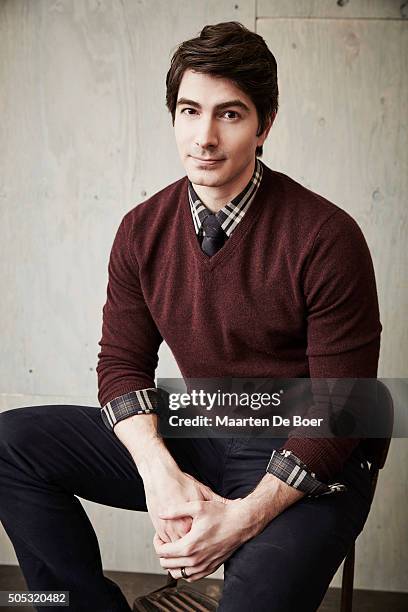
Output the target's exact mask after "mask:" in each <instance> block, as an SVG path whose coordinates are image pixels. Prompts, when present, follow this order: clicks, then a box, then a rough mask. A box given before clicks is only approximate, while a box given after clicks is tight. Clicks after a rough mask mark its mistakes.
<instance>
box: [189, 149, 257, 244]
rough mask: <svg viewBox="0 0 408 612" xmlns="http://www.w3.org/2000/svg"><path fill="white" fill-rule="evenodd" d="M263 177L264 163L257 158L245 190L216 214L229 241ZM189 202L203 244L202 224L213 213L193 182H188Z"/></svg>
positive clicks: (195, 226) (195, 227) (196, 230)
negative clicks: (204, 202) (203, 201)
mask: <svg viewBox="0 0 408 612" xmlns="http://www.w3.org/2000/svg"><path fill="white" fill-rule="evenodd" d="M262 175H263V167H262V162H261V161H260V160H259V159H258V158H256V163H255V168H254V172H253V174H252V177H251V179H250V181H249V182H248V183H247V185H246V186H245V188H244V189H243V190H242V191H241V193H240V194H239V195H237V196H236V197H235V198H234V199H233V200H231V201H230V202H228V203H227V204H225V205H224V206H223V207H222V208H221V210H219V211H218V212H217V213H215V216H216V217H217V219H218V221H219V222H220V225H221V227H222V229H223V230H224V232H225V233H226V235H227V239H228V238H229V237H230V236H231V234H232V232H233V231H234V229H235V228H236V227H237V225H238V223H239V222H240V221H242V219H243V218H244V216H245V213H246V212H247V211H248V209H249V207H250V206H251V204H252V202H253V199H254V197H255V195H256V192H257V191H258V187H259V185H260V184H261V180H262ZM188 201H189V203H190V209H191V214H192V217H193V222H194V229H195V232H196V234H197V236H198V239H199V242H200V244H201V241H202V238H203V228H202V224H203V221H204V219H205V218H206V217H207V216H208V215H209V214H211V211H210V210H209V209H208V208H207V207H206V206H205V205H204V204H203V203H202V201H201V200H200V198H199V197H198V195H197V194H196V192H195V190H194V187H193V185H192V183H191V181H188Z"/></svg>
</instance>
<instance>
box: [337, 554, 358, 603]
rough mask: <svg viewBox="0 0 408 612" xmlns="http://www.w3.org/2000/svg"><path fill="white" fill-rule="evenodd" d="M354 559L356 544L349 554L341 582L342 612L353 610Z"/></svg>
mask: <svg viewBox="0 0 408 612" xmlns="http://www.w3.org/2000/svg"><path fill="white" fill-rule="evenodd" d="M354 557H355V544H353V546H352V547H351V549H350V550H349V552H348V553H347V557H346V559H345V561H344V565H343V577H342V581H341V603H340V612H352V608H353V583H354Z"/></svg>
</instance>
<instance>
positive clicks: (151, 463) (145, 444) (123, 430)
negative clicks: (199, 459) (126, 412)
mask: <svg viewBox="0 0 408 612" xmlns="http://www.w3.org/2000/svg"><path fill="white" fill-rule="evenodd" d="M157 418H158V417H157V415H156V414H137V415H134V416H130V417H128V418H127V419H123V420H122V421H120V422H119V423H117V425H115V428H114V433H115V435H116V436H117V437H118V438H119V440H120V441H121V442H122V444H124V446H126V448H127V449H128V451H129V453H130V454H131V455H132V459H133V461H134V462H135V464H136V466H137V469H138V472H139V474H140V475H141V477H142V479H143V480H147V479H149V478H151V477H153V476H154V474H156V473H157V472H158V471H159V470H160V471H168V472H172V473H175V472H177V471H180V469H179V467H178V465H177V463H176V461H175V460H174V459H173V457H172V456H171V454H170V453H169V451H168V450H167V447H166V445H165V444H164V442H163V439H162V438H161V436H160V435H159V433H158V430H157Z"/></svg>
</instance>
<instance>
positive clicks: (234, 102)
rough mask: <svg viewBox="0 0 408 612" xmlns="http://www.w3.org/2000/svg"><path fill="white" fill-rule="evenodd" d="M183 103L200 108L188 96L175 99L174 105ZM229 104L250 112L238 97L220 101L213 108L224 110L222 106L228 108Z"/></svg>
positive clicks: (199, 105)
mask: <svg viewBox="0 0 408 612" xmlns="http://www.w3.org/2000/svg"><path fill="white" fill-rule="evenodd" d="M184 104H187V105H188V106H194V107H195V108H201V104H199V103H198V102H195V101H194V100H189V99H188V98H180V99H179V100H177V104H176V106H182V105H184ZM231 106H237V107H238V108H241V109H242V110H243V111H245V112H247V113H250V112H251V109H250V108H249V106H247V105H246V104H245V103H244V102H242V100H239V98H237V99H235V100H227V101H226V102H222V103H221V104H216V106H215V107H214V109H215V110H216V111H220V110H224V108H230V107H231Z"/></svg>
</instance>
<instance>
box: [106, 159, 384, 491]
mask: <svg viewBox="0 0 408 612" xmlns="http://www.w3.org/2000/svg"><path fill="white" fill-rule="evenodd" d="M187 186H188V179H187V177H186V176H185V177H183V178H182V179H180V180H178V181H176V182H174V183H172V184H171V185H169V186H168V187H166V188H165V189H163V190H161V191H159V192H158V193H156V194H155V195H153V196H152V197H151V198H149V199H148V200H147V201H145V202H143V203H142V204H139V205H138V206H136V207H135V208H133V209H132V210H131V211H129V212H128V213H127V214H126V215H125V216H124V218H123V219H122V222H121V224H120V226H119V228H118V231H117V233H116V237H115V239H114V243H113V246H112V251H111V256H110V261H109V283H108V289H107V301H106V304H105V306H104V309H103V328H102V339H101V341H100V343H99V344H100V346H101V352H100V353H99V355H98V357H99V361H98V366H97V373H98V383H99V394H98V399H99V402H100V404H101V406H103V405H105V404H106V403H107V402H109V401H111V400H112V399H114V398H116V397H118V396H120V395H123V394H125V393H128V392H129V391H135V390H139V389H145V388H149V387H154V386H155V384H154V373H155V369H156V366H157V352H158V348H159V345H160V343H161V341H162V339H164V340H165V341H166V342H167V343H168V345H169V347H170V349H171V350H172V352H173V355H174V357H175V359H176V361H177V363H178V365H179V368H180V370H181V372H182V374H183V376H184V377H185V378H212V377H215V378H220V377H233V378H240V377H243V378H244V377H245V378H246V377H253V378H297V377H312V378H314V377H316V378H319V377H327V378H338V377H340V378H342V377H350V378H351V377H354V378H355V377H370V378H375V377H376V375H377V364H378V355H379V346H380V334H381V329H382V327H381V323H380V320H379V310H378V300H377V292H376V285H375V277H374V271H373V265H372V261H371V257H370V253H369V250H368V247H367V244H366V241H365V239H364V236H363V234H362V232H361V230H360V228H359V226H358V225H357V223H356V222H355V221H354V220H353V219H352V217H350V215H348V214H347V213H346V212H345V211H343V210H342V209H340V208H339V207H338V206H336V205H335V204H333V203H331V202H329V201H328V200H326V199H325V198H323V197H322V196H319V195H317V194H315V193H313V192H312V191H310V190H308V189H306V188H305V187H303V186H302V185H300V184H299V183H297V182H296V181H294V180H293V179H291V178H289V177H288V176H286V175H285V174H282V173H280V172H276V171H273V170H271V169H270V168H268V167H267V166H265V164H264V173H263V178H262V182H261V185H260V187H259V189H258V192H257V194H256V196H255V199H254V201H253V202H252V204H251V206H250V208H249V210H248V211H247V213H246V215H245V217H244V218H243V219H242V221H241V222H240V223H239V224H238V226H237V227H236V229H235V230H234V232H233V233H232V235H231V237H230V238H229V239H228V240H227V242H226V243H225V244H224V246H223V247H222V248H221V249H220V250H219V251H218V253H216V254H215V255H214V256H212V257H211V258H210V257H208V256H207V255H206V254H205V253H203V252H202V251H201V249H200V245H199V242H198V240H197V236H196V234H195V231H194V226H193V220H192V216H191V211H190V208H189V202H188V196H187ZM357 444H358V439H356V438H350V439H347V438H333V439H327V438H296V437H290V438H289V439H288V441H287V442H286V444H285V446H284V448H286V449H289V450H292V451H293V453H294V454H295V455H297V456H298V457H299V458H300V459H302V461H304V463H306V465H307V466H308V468H309V469H310V470H312V471H313V472H315V473H316V476H317V477H318V478H320V479H323V480H328V479H330V478H332V476H333V475H335V474H337V473H338V472H339V471H341V468H342V465H343V463H344V462H345V460H346V459H347V457H348V456H349V455H350V453H351V452H352V450H353V449H354V447H355V446H356V445H357Z"/></svg>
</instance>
